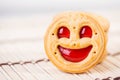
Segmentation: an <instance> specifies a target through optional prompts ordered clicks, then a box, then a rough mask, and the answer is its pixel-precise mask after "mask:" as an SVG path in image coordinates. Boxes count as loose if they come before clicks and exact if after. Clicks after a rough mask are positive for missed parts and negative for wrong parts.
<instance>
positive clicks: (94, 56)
mask: <svg viewBox="0 0 120 80" xmlns="http://www.w3.org/2000/svg"><path fill="white" fill-rule="evenodd" d="M108 29H109V23H108V21H107V20H106V19H104V18H103V17H101V16H97V15H94V14H91V13H85V12H65V13H61V14H59V15H57V16H56V17H55V18H54V20H53V22H52V24H51V25H50V26H49V28H48V29H47V31H46V34H45V38H44V46H45V51H46V54H47V56H48V57H49V59H50V61H51V62H52V63H53V64H54V65H56V66H57V67H58V68H59V69H60V70H62V71H65V72H69V73H82V72H85V71H87V70H88V69H89V68H91V67H93V66H94V65H96V64H98V63H99V62H101V61H102V60H103V59H104V57H105V56H106V43H107V35H106V34H107V32H108Z"/></svg>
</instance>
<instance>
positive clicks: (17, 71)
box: [0, 11, 120, 80]
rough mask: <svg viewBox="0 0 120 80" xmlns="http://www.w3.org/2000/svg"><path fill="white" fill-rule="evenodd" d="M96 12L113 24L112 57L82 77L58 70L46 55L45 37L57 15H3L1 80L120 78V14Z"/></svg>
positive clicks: (0, 26) (110, 52)
mask: <svg viewBox="0 0 120 80" xmlns="http://www.w3.org/2000/svg"><path fill="white" fill-rule="evenodd" d="M96 13H99V14H101V15H103V16H106V17H107V18H108V19H109V20H110V23H111V27H110V30H109V41H108V46H107V49H108V52H109V55H108V56H107V58H106V60H105V61H104V62H103V63H101V64H99V65H97V66H96V67H94V68H92V69H90V70H89V71H88V72H86V73H83V74H68V73H64V72H61V71H59V70H58V69H57V68H56V67H55V66H53V65H52V63H51V62H50V61H49V60H48V58H47V57H46V55H45V52H44V46H43V37H44V33H45V30H46V28H47V26H48V25H49V24H50V21H51V20H52V17H53V15H55V13H50V14H30V15H11V16H9V15H6V16H0V80H61V79H63V78H64V80H95V79H96V80H101V79H104V78H108V77H112V78H115V77H118V76H120V63H119V62H120V27H119V26H120V12H119V11H117V12H115V11H114V12H105V11H104V12H99V11H98V12H96ZM97 78H99V79H97ZM111 80H112V79H111Z"/></svg>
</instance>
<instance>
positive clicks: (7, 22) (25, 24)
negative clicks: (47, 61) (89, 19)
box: [0, 0, 120, 58]
mask: <svg viewBox="0 0 120 80" xmlns="http://www.w3.org/2000/svg"><path fill="white" fill-rule="evenodd" d="M63 11H86V12H92V13H96V14H99V15H102V16H104V17H106V18H107V19H108V20H109V21H110V30H109V41H108V46H107V49H108V51H109V52H110V53H117V52H120V41H119V40H120V35H119V34H120V1H119V0H0V50H2V51H3V52H4V51H6V49H7V51H8V52H6V53H9V51H10V50H11V47H12V50H13V51H14V53H17V52H15V50H16V49H13V48H16V44H18V45H17V48H23V49H22V50H25V51H23V55H25V54H26V55H28V54H27V53H29V52H31V53H38V54H36V56H37V57H38V58H39V56H38V55H39V53H45V52H44V46H43V37H44V33H45V31H46V28H47V27H48V25H49V24H50V22H51V20H52V18H53V16H55V15H56V14H57V13H59V12H63ZM21 41H23V42H24V43H18V42H21ZM27 42H35V43H33V44H30V45H29V44H27ZM8 44H9V46H8ZM24 47H25V48H24ZM31 50H33V52H32V51H31ZM12 53H13V52H11V53H9V54H12ZM24 53H25V54H24ZM3 54H4V53H2V52H1V53H0V55H3ZM20 54H21V53H20ZM29 54H30V53H29ZM17 55H18V54H17ZM34 55H35V54H34ZM43 55H44V54H43ZM32 56H33V55H32ZM18 57H19V56H18Z"/></svg>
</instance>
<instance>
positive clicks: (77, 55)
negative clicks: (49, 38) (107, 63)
mask: <svg viewBox="0 0 120 80" xmlns="http://www.w3.org/2000/svg"><path fill="white" fill-rule="evenodd" d="M58 49H59V51H60V53H61V55H62V56H63V57H64V59H66V60H68V61H71V62H80V61H82V60H84V59H85V58H86V57H87V56H88V54H89V52H90V51H91V49H92V45H90V46H88V47H86V48H82V49H68V48H64V47H62V46H58Z"/></svg>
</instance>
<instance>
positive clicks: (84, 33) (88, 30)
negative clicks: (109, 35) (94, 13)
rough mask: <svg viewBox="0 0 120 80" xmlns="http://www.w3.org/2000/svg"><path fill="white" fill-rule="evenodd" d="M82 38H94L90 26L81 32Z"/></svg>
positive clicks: (83, 28) (84, 27)
mask: <svg viewBox="0 0 120 80" xmlns="http://www.w3.org/2000/svg"><path fill="white" fill-rule="evenodd" d="M79 35H80V38H83V37H89V38H91V37H92V30H91V28H90V27H89V26H83V27H82V29H81V30H80V33H79Z"/></svg>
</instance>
